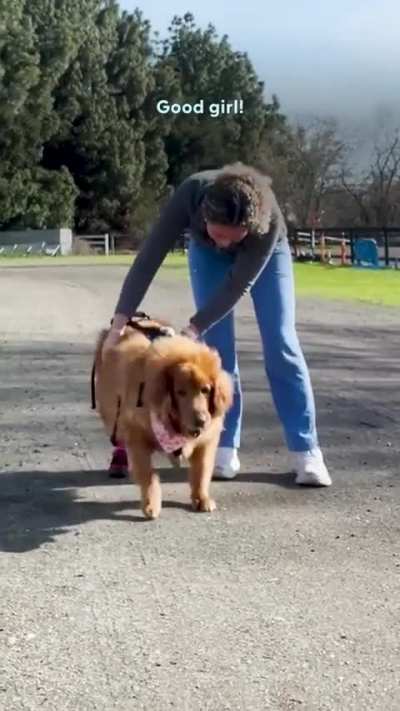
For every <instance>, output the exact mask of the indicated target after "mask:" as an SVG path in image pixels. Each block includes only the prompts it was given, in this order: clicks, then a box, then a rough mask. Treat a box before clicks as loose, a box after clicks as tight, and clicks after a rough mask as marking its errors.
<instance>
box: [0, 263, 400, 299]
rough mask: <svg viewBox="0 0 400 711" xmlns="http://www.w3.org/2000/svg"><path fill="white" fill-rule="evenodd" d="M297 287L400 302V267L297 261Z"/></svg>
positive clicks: (167, 266)
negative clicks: (352, 265) (357, 267)
mask: <svg viewBox="0 0 400 711" xmlns="http://www.w3.org/2000/svg"><path fill="white" fill-rule="evenodd" d="M132 260H133V257H132V255H116V256H110V257H104V256H101V255H99V256H76V257H75V256H74V257H40V256H38V257H0V268H2V267H18V268H19V267H24V266H30V267H31V266H34V265H37V266H45V265H50V266H54V267H55V266H72V265H80V266H93V265H102V266H104V265H108V264H109V265H114V266H124V267H129V265H130V264H132ZM162 270H163V271H166V272H171V273H173V274H174V273H175V274H176V275H177V276H178V275H180V274H185V275H186V274H187V257H186V256H185V255H183V254H181V253H176V254H170V255H168V257H167V259H166V260H165V262H164V265H163V267H162ZM294 271H295V279H296V291H297V294H298V295H299V296H310V297H316V298H322V299H335V300H344V301H363V302H367V303H371V304H381V305H383V306H400V271H396V270H393V269H381V270H377V271H375V270H368V269H353V268H351V267H339V266H331V265H321V264H295V265H294Z"/></svg>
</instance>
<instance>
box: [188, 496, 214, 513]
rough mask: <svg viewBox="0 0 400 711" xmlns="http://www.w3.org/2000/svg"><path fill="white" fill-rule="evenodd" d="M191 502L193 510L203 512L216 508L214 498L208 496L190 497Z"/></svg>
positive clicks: (209, 511)
mask: <svg viewBox="0 0 400 711" xmlns="http://www.w3.org/2000/svg"><path fill="white" fill-rule="evenodd" d="M192 503H193V508H194V510H195V511H202V512H204V513H211V512H212V511H215V509H216V508H217V504H216V503H215V501H214V499H210V498H209V497H208V496H206V497H205V498H203V499H192Z"/></svg>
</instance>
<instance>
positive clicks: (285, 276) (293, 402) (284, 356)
mask: <svg viewBox="0 0 400 711" xmlns="http://www.w3.org/2000/svg"><path fill="white" fill-rule="evenodd" d="M233 259H234V257H232V255H229V254H223V253H221V252H217V251H215V250H214V249H212V248H211V247H207V246H203V245H200V244H198V243H197V242H195V240H193V239H191V240H190V243H189V269H190V279H191V284H192V290H193V296H194V300H195V304H196V307H197V308H198V309H200V308H202V306H204V305H205V304H206V303H207V302H208V301H209V299H210V298H211V297H212V295H213V291H214V290H215V289H216V288H217V287H218V285H219V284H220V283H221V281H222V280H223V279H224V277H225V275H226V273H227V272H228V270H229V269H230V267H231V265H232V262H233ZM250 293H251V297H252V300H253V304H254V310H255V314H256V319H257V323H258V328H259V331H260V336H261V343H262V348H263V355H264V365H265V371H266V374H267V377H268V380H269V383H270V387H271V392H272V397H273V401H274V404H275V407H276V410H277V413H278V416H279V419H280V421H281V423H282V426H283V430H284V434H285V439H286V443H287V446H288V448H289V450H291V451H293V452H304V451H306V450H308V449H312V448H313V447H316V446H318V436H317V431H316V418H315V403H314V395H313V390H312V385H311V381H310V375H309V372H308V368H307V364H306V362H305V360H304V355H303V352H302V349H301V346H300V343H299V339H298V336H297V333H296V325H295V293H294V278H293V265H292V257H291V254H290V248H289V245H288V243H287V242H286V241H283V242H281V243H279V244H278V246H277V247H276V249H275V251H274V252H273V254H272V257H271V259H270V260H269V262H268V264H267V265H266V267H265V269H264V270H263V271H262V272H261V273H260V275H259V276H258V278H257V281H256V282H255V284H254V285H253V287H252V289H251V292H250ZM204 341H205V342H206V343H207V344H208V345H209V346H211V347H213V348H215V349H216V350H217V351H218V352H219V354H220V356H221V360H222V364H223V367H224V369H225V370H226V371H228V373H230V374H231V375H232V377H233V382H234V391H235V395H234V402H233V406H232V408H231V410H230V411H229V413H228V414H227V416H226V418H225V429H224V431H223V433H222V435H221V439H220V443H219V444H220V446H221V447H240V434H241V424H242V411H243V398H242V390H241V385H240V373H239V365H238V358H237V351H236V344H235V330H234V318H233V311H232V312H231V313H230V314H228V315H227V316H225V317H224V318H223V319H221V321H219V322H218V323H216V324H215V325H214V326H212V327H211V328H210V329H209V330H208V331H207V332H206V333H205V334H204Z"/></svg>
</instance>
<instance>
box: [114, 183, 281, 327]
mask: <svg viewBox="0 0 400 711" xmlns="http://www.w3.org/2000/svg"><path fill="white" fill-rule="evenodd" d="M222 170H223V169H220V170H207V171H202V172H201V173H196V174H194V175H192V176H191V177H190V178H187V179H186V180H185V181H184V182H183V183H182V184H181V185H180V186H179V188H177V190H176V191H175V193H174V194H173V196H172V197H171V198H170V200H169V201H168V203H167V204H166V206H165V207H164V209H163V210H162V212H161V215H160V218H159V220H158V221H157V223H156V224H155V225H154V227H153V228H152V230H151V232H150V234H149V235H148V237H147V238H146V240H145V241H144V243H143V245H142V247H141V249H140V251H139V252H138V254H137V256H136V259H135V261H134V263H133V264H132V266H131V268H130V270H129V272H128V274H127V276H126V278H125V281H124V283H123V286H122V290H121V294H120V297H119V300H118V304H117V308H116V313H122V314H125V315H126V316H130V315H132V314H133V313H134V311H136V309H137V308H138V307H139V305H140V303H141V301H142V299H143V297H144V295H145V294H146V291H147V289H148V288H149V286H150V284H151V282H152V279H153V277H154V275H155V274H156V272H157V270H158V269H159V267H160V266H161V264H162V262H163V260H164V258H165V257H166V255H167V253H168V252H169V251H170V250H171V249H172V248H173V247H174V245H175V244H176V242H177V240H178V239H179V237H181V236H182V234H183V233H185V234H187V236H188V237H189V239H194V240H196V241H197V242H199V243H200V244H202V245H205V246H207V247H208V248H209V249H213V250H216V251H219V252H227V253H229V254H232V255H233V263H232V266H231V268H230V269H229V271H228V273H227V275H226V277H225V278H224V280H223V281H222V283H221V284H219V285H218V286H217V287H216V290H215V292H214V293H213V296H212V298H211V299H210V300H209V302H208V303H207V304H206V305H205V306H204V307H203V308H201V309H200V310H199V311H197V313H196V314H195V315H194V316H193V317H192V318H191V319H190V323H191V324H193V325H194V327H195V328H196V329H197V330H198V331H199V332H200V333H201V334H202V333H205V331H208V329H209V328H210V327H211V326H213V325H214V324H215V323H217V322H218V321H219V320H220V319H222V318H223V317H224V316H226V315H227V314H228V313H229V312H230V311H231V310H232V309H233V308H234V306H235V305H236V304H237V302H238V301H239V299H240V298H241V297H242V296H243V294H245V293H246V292H248V291H249V289H250V288H251V287H252V285H253V284H254V282H255V281H256V279H257V276H258V275H259V273H260V272H261V271H262V270H263V268H264V267H265V265H266V264H267V262H268V260H269V259H270V257H271V254H272V252H273V250H274V248H275V247H276V245H277V243H278V242H279V241H280V240H284V239H286V236H287V230H286V225H285V221H284V219H283V216H282V213H281V211H280V209H279V206H278V203H277V201H276V198H275V196H274V194H273V192H272V190H271V188H269V187H267V186H266V188H265V189H266V190H267V191H268V196H267V195H266V199H268V200H269V202H270V204H271V210H270V213H269V216H270V220H269V221H268V224H267V227H266V231H263V228H262V226H260V229H259V230H257V233H255V232H253V233H249V234H248V235H247V236H246V237H245V238H244V239H243V240H242V241H241V242H239V243H236V244H234V245H232V246H231V247H229V248H227V249H222V248H219V247H217V246H216V244H215V243H214V242H213V240H212V239H211V238H210V237H209V236H208V233H207V230H206V225H205V221H204V218H203V216H202V211H201V203H202V199H203V196H204V192H205V189H206V188H207V186H208V185H210V184H211V183H212V182H213V181H214V180H215V178H216V176H217V175H218V174H219V173H220V172H221V171H222Z"/></svg>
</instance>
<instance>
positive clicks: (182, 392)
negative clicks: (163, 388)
mask: <svg viewBox="0 0 400 711" xmlns="http://www.w3.org/2000/svg"><path fill="white" fill-rule="evenodd" d="M176 394H177V395H179V397H185V395H186V390H184V389H183V388H179V390H177V391H176Z"/></svg>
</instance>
